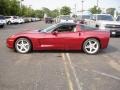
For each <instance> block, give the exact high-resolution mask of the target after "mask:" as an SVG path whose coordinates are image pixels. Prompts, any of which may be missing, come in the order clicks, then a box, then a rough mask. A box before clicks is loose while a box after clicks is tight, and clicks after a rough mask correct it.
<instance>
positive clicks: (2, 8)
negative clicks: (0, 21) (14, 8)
mask: <svg viewBox="0 0 120 90" xmlns="http://www.w3.org/2000/svg"><path fill="white" fill-rule="evenodd" d="M9 3H10V0H0V14H2V15H10V4H9Z"/></svg>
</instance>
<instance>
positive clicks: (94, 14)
mask: <svg viewBox="0 0 120 90" xmlns="http://www.w3.org/2000/svg"><path fill="white" fill-rule="evenodd" d="M93 15H110V14H93ZM110 16H111V15H110Z"/></svg>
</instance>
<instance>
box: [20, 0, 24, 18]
mask: <svg viewBox="0 0 120 90" xmlns="http://www.w3.org/2000/svg"><path fill="white" fill-rule="evenodd" d="M23 1H24V0H20V9H21V10H20V14H21V16H22V11H23V10H22V2H23Z"/></svg>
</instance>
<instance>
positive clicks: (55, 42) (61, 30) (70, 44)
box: [41, 24, 80, 50]
mask: <svg viewBox="0 0 120 90" xmlns="http://www.w3.org/2000/svg"><path fill="white" fill-rule="evenodd" d="M74 28H75V25H69V24H67V25H60V26H59V27H57V28H56V29H55V30H54V31H53V32H56V31H57V33H46V34H44V36H43V37H44V38H42V39H41V44H42V45H41V47H42V48H43V49H47V50H48V49H55V50H57V49H58V50H64V49H65V50H76V49H79V48H80V43H79V32H74V31H73V29H74Z"/></svg>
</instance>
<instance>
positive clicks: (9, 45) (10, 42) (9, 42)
mask: <svg viewBox="0 0 120 90" xmlns="http://www.w3.org/2000/svg"><path fill="white" fill-rule="evenodd" d="M6 45H7V47H8V48H14V39H13V38H8V39H7V41H6Z"/></svg>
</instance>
